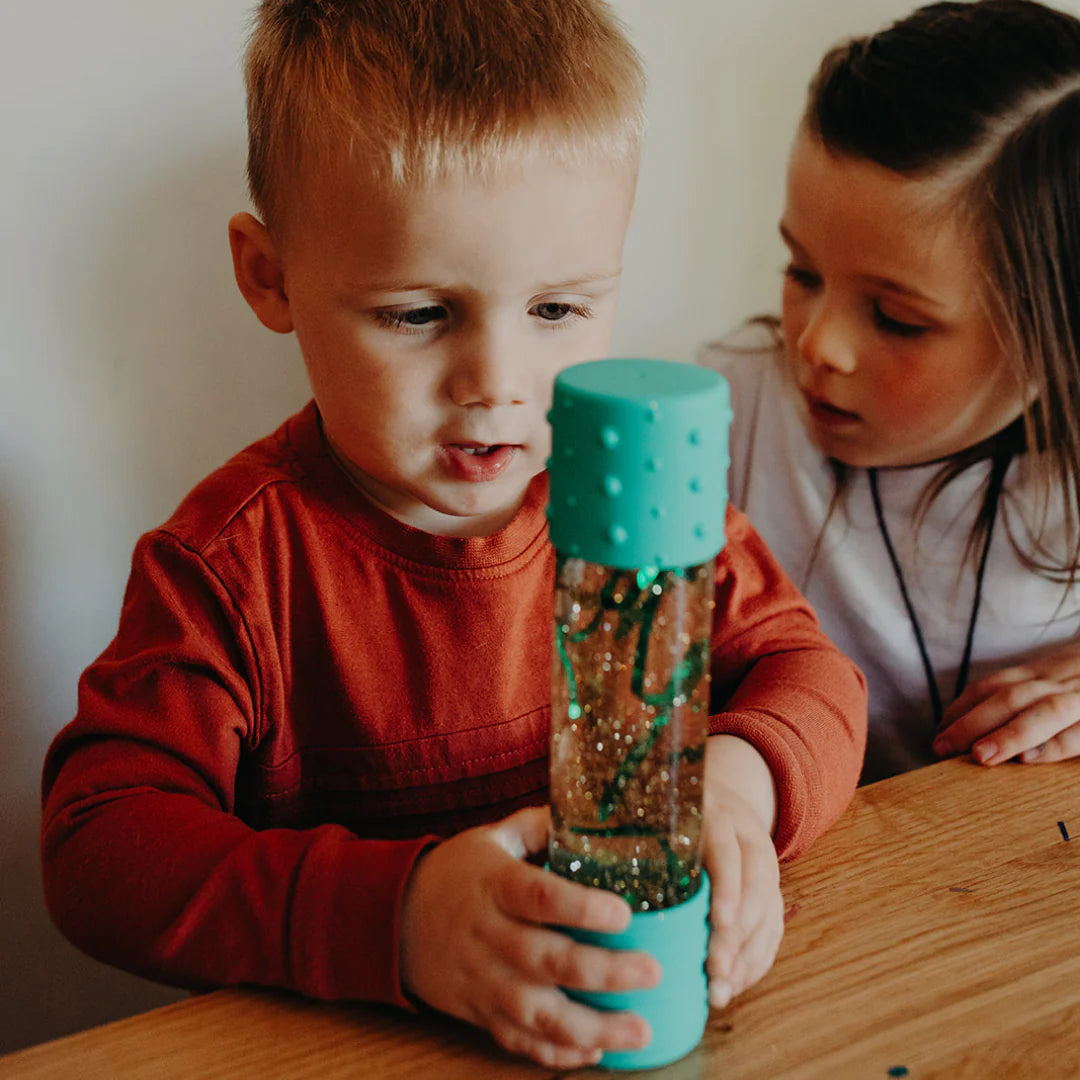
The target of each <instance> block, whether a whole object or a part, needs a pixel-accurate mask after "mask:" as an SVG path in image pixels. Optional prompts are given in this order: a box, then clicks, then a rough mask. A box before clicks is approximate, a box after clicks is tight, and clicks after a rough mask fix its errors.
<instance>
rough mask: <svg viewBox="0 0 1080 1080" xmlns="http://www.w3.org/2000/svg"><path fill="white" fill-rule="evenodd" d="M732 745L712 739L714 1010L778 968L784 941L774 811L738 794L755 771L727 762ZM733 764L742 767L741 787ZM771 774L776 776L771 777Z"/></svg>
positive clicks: (709, 848) (709, 862)
mask: <svg viewBox="0 0 1080 1080" xmlns="http://www.w3.org/2000/svg"><path fill="white" fill-rule="evenodd" d="M727 739H728V737H727V736H712V737H711V738H710V739H709V750H710V751H712V750H713V748H714V747H715V748H716V750H717V751H718V753H715V754H710V757H711V760H710V761H709V762H708V763H707V767H706V783H707V785H708V786H707V789H706V796H705V833H704V843H705V847H704V863H705V869H706V870H708V872H709V878H710V884H711V888H712V900H711V905H710V912H709V917H710V920H711V923H712V929H711V932H710V935H709V957H708V961H707V963H706V971H707V972H708V975H709V1004H710V1005H712V1006H713V1007H715V1008H723V1007H724V1006H725V1005H727V1003H728V1002H729V1001H730V1000H731V999H732V998H733V997H735V996H736V995H737V994H741V993H742V992H743V991H744V990H747V989H749V988H750V987H751V986H753V985H754V983H756V982H757V981H758V980H759V979H760V978H761V977H762V976H763V975H764V974H765V973H766V972H767V971H768V970H769V968H770V967H772V964H773V961H774V960H775V959H776V952H777V949H779V948H780V939H781V938H782V937H783V936H784V900H783V896H782V895H781V893H780V865H779V863H778V862H777V858H776V848H775V847H774V846H773V840H772V835H771V826H772V816H773V814H774V808H773V807H772V806H761V807H759V806H757V805H756V804H755V802H753V801H751V798H748V797H747V796H746V794H744V793H742V792H740V791H738V790H736V785H737V784H740V783H742V782H744V779H745V777H746V776H747V774H748V773H749V772H750V771H751V770H750V769H747V768H746V767H745V763H742V762H740V761H739V756H736V757H734V758H733V759H725V753H724V751H725V749H727V748H728V747H730V746H732V745H735V744H731V743H728V747H725V746H724V742H725V741H726V740H727ZM743 746H744V747H747V748H749V744H745V743H744V744H743ZM749 750H751V751H752V748H749ZM752 752H753V754H754V756H755V757H757V754H756V751H752ZM743 756H744V755H743ZM759 760H760V759H759ZM732 765H734V766H742V768H741V772H740V774H738V778H737V779H735V781H734V782H732V778H733V774H732V772H731V770H730V766H732ZM725 766H728V767H729V768H725ZM764 775H765V776H769V774H768V772H767V770H766V772H765V774H764ZM770 784H771V777H770ZM766 817H768V818H769V820H768V821H766V820H765V818H766Z"/></svg>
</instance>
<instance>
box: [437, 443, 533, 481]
mask: <svg viewBox="0 0 1080 1080" xmlns="http://www.w3.org/2000/svg"><path fill="white" fill-rule="evenodd" d="M521 449H522V447H521V446H516V445H514V444H512V443H474V442H469V443H450V444H449V445H447V446H446V459H445V460H446V463H447V467H448V468H449V469H450V473H451V475H452V476H454V477H455V478H456V479H458V480H467V481H469V482H471V483H477V482H479V483H483V482H485V481H488V480H494V479H495V477H496V476H498V475H499V474H500V473H501V472H502V471H503V470H504V469H505V468H506V467H507V466H508V465H509V464H510V463H511V462H512V461H513V460H514V458H515V457H516V456H517V452H518V451H519V450H521Z"/></svg>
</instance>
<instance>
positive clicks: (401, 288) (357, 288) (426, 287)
mask: <svg viewBox="0 0 1080 1080" xmlns="http://www.w3.org/2000/svg"><path fill="white" fill-rule="evenodd" d="M620 277H622V267H621V266H618V267H615V269H613V270H610V269H609V270H598V271H596V272H595V273H592V274H582V275H581V276H580V277H575V278H567V279H566V280H565V281H551V282H544V283H543V284H540V285H537V286H535V291H536V292H544V291H546V290H549V289H570V288H573V287H574V286H575V285H590V284H596V283H598V282H606V281H615V280H617V279H618V278H620ZM344 287H345V289H346V290H347V291H348V292H352V293H358V292H359V293H364V292H368V293H399V292H401V293H407V292H439V291H440V290H442V289H445V288H447V283H446V282H445V281H443V282H435V281H409V280H406V279H405V278H397V279H388V280H386V281H367V282H364V283H363V284H360V283H359V282H344Z"/></svg>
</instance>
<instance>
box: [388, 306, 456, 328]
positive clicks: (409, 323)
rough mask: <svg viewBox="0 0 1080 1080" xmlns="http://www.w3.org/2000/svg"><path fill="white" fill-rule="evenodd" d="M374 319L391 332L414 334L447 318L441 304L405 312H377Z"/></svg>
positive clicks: (410, 309)
mask: <svg viewBox="0 0 1080 1080" xmlns="http://www.w3.org/2000/svg"><path fill="white" fill-rule="evenodd" d="M375 314H376V318H377V319H378V320H379V322H381V323H382V324H383V325H384V326H389V327H390V328H391V329H392V330H405V331H406V332H412V333H415V332H417V331H419V330H422V329H425V328H428V327H430V326H431V325H432V323H436V322H441V321H442V320H444V319H445V318H446V316H447V311H446V308H445V307H443V306H442V304H429V305H428V306H427V307H419V308H409V309H407V310H406V311H378V312H376V313H375Z"/></svg>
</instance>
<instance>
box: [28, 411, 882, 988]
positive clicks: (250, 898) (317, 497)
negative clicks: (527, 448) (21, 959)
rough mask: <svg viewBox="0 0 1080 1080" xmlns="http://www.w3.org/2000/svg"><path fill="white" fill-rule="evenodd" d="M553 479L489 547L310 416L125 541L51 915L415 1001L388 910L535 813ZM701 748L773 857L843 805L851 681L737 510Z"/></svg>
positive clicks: (146, 970)
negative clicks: (471, 849)
mask: <svg viewBox="0 0 1080 1080" xmlns="http://www.w3.org/2000/svg"><path fill="white" fill-rule="evenodd" d="M546 497H547V483H546V478H545V477H543V476H541V477H537V479H536V480H535V481H534V482H533V483H532V485H531V486H530V488H529V492H528V495H527V499H526V502H525V505H524V506H523V507H522V509H521V511H520V512H519V513H518V515H517V516H516V518H515V519H514V520H513V521H512V522H511V524H510V525H508V526H507V527H506V528H505V529H503V530H502V531H501V532H499V533H496V534H495V535H493V536H489V537H480V538H466V539H459V538H447V537H437V536H431V535H428V534H426V533H422V532H419V531H417V530H415V529H411V528H409V527H407V526H405V525H402V524H401V523H399V522H397V521H395V520H394V519H393V518H391V517H389V516H388V515H386V514H384V513H383V512H381V511H380V510H378V509H377V508H376V507H374V506H373V505H372V504H370V503H369V502H368V501H367V500H366V499H364V498H363V497H362V496H361V495H360V494H359V493H358V492H357V491H356V489H355V488H354V487H353V486H352V485H351V483H350V481H349V480H348V479H347V477H346V476H345V475H344V474H343V473H342V472H341V471H340V469H339V468H338V467H337V465H336V464H335V463H334V462H333V460H332V459H331V458H330V457H329V455H328V454H327V452H326V449H325V447H324V444H323V441H322V437H321V433H320V429H319V422H318V415H317V412H316V410H315V407H314V405H309V406H308V407H307V408H306V409H305V410H303V411H302V412H300V413H298V414H297V415H296V416H294V417H292V418H291V419H290V420H289V421H287V422H286V423H285V424H284V425H283V426H282V427H281V428H280V429H279V430H278V431H277V432H275V433H274V434H273V435H271V436H269V437H268V438H266V439H263V440H262V441H260V442H258V443H256V444H254V445H253V446H251V447H249V448H248V449H247V450H245V451H243V452H242V453H240V454H239V455H237V456H236V457H235V458H233V460H232V461H230V462H229V463H228V464H226V465H225V466H224V467H223V468H221V469H219V470H218V471H217V472H215V473H213V474H212V475H211V476H210V477H209V478H208V479H207V480H205V481H204V482H203V483H202V484H200V485H199V486H198V487H197V488H196V489H195V490H194V491H193V492H192V493H191V494H190V495H189V496H188V497H187V498H186V499H185V500H184V502H183V503H182V504H181V505H180V507H179V509H178V510H177V511H176V513H175V514H174V515H173V517H172V518H171V519H170V520H169V521H168V522H167V523H166V524H165V525H164V526H162V527H161V528H159V529H157V530H155V531H153V532H151V533H148V534H147V535H146V536H144V537H143V538H142V539H141V540H140V541H139V543H138V546H137V547H136V550H135V555H134V559H133V565H132V571H131V577H130V579H129V582H128V587H127V592H126V595H125V598H124V605H123V610H122V613H121V617H120V625H119V630H118V633H117V635H116V637H115V639H114V640H113V642H112V643H111V644H110V645H109V647H108V649H106V651H105V652H104V653H103V654H102V656H101V657H100V658H99V659H98V660H97V661H96V662H95V663H94V664H92V665H91V666H90V667H89V668H88V669H87V671H86V672H85V673H84V674H83V677H82V679H81V681H80V686H79V707H78V715H77V716H76V718H75V719H74V721H72V723H70V724H69V725H68V726H67V727H66V728H64V730H63V731H62V732H61V733H60V734H59V735H58V736H57V738H56V740H55V741H54V743H53V745H52V747H51V749H50V751H49V754H48V757H47V759H46V763H45V774H44V783H43V794H44V800H45V806H44V821H43V832H42V853H43V866H44V874H45V892H46V899H47V902H48V905H49V910H50V912H51V914H52V916H53V919H54V920H55V921H56V923H57V925H58V926H59V927H60V929H61V930H62V931H63V932H64V933H65V934H66V935H67V936H68V937H69V938H70V939H71V940H72V941H73V942H74V943H75V944H77V945H78V946H80V947H81V948H83V949H85V950H86V951H87V952H88V953H90V954H92V955H94V956H96V957H98V958H99V959H101V960H104V961H106V962H108V963H112V964H115V965H117V966H120V967H124V968H127V969H129V970H131V971H134V972H137V973H140V974H143V975H146V976H148V977H150V978H154V979H158V980H161V981H165V982H169V983H173V984H176V985H181V986H191V987H209V986H221V985H230V984H236V983H254V984H262V985H270V986H279V987H285V988H289V989H294V990H298V991H300V992H302V993H305V994H308V995H311V996H314V997H319V998H363V999H369V1000H384V1001H392V1002H397V1003H399V1004H403V1003H404V999H403V997H402V992H401V987H400V982H399V975H398V944H399V942H398V929H399V910H400V900H401V896H402V892H403V889H404V885H405V881H406V879H407V877H408V875H409V872H410V870H411V867H412V865H413V863H414V861H415V860H416V858H417V857H418V855H419V854H420V852H421V851H422V850H423V848H424V847H425V846H426V845H427V844H429V843H430V842H431V837H432V836H433V835H440V836H445V835H448V834H451V833H453V832H456V831H458V830H459V829H462V828H464V827H467V826H470V825H475V824H479V823H482V822H488V821H493V820H496V819H498V818H501V817H503V816H505V815H506V814H507V813H509V812H511V811H512V810H514V809H517V808H519V807H521V806H524V805H535V804H540V803H543V802H545V801H546V799H547V780H548V776H547V769H548V764H547V753H548V732H549V714H550V709H549V705H550V693H551V633H552V611H553V608H552V589H553V581H554V553H553V551H552V548H551V545H550V543H549V542H548V539H547V529H546V522H545V518H544V505H545V501H546ZM716 598H717V609H716V621H715V634H714V640H713V665H712V673H713V679H714V683H713V699H714V702H717V703H720V704H722V705H723V711H721V712H719V713H718V714H717V715H715V716H713V717H712V718H711V721H710V724H711V730H712V731H713V732H719V731H726V732H731V733H734V734H737V735H740V736H742V737H743V738H746V739H747V740H749V741H750V742H751V743H753V744H754V745H755V746H756V747H757V748H758V749H759V750H760V751H761V753H762V754H764V756H765V757H766V759H767V760H768V762H769V764H770V767H771V768H772V771H773V775H774V777H775V778H776V782H777V787H778V790H779V795H780V817H779V824H778V827H777V834H776V843H777V848H778V851H779V853H780V855H781V857H790V856H792V855H794V854H796V853H797V852H799V851H800V850H802V849H804V848H805V847H806V846H807V845H808V844H809V843H810V842H811V841H812V840H813V839H814V837H816V836H817V835H818V834H819V833H820V832H821V831H822V830H823V829H824V828H826V827H827V826H828V825H829V824H830V823H831V822H832V821H833V820H834V819H835V817H836V816H837V815H838V814H839V813H840V811H841V810H842V809H843V807H844V806H845V805H846V803H847V801H848V799H849V798H850V796H851V793H852V792H853V790H854V787H855V783H856V781H857V778H858V775H859V767H860V763H861V758H862V752H863V746H864V739H865V724H866V719H865V715H866V705H865V693H864V689H863V685H862V681H861V677H860V676H859V674H858V672H857V671H856V669H855V668H854V667H853V665H852V664H851V663H850V662H849V661H848V660H846V659H845V658H844V657H842V656H841V655H840V654H839V653H838V652H837V651H836V650H835V649H834V648H833V647H832V646H831V645H830V644H829V642H828V641H827V640H826V639H825V638H824V637H823V636H822V634H821V632H820V630H819V629H818V626H817V623H816V620H815V619H814V616H813V615H812V613H811V612H810V610H809V608H808V607H807V605H806V603H805V601H803V599H802V598H801V597H800V596H799V594H798V593H797V592H796V590H795V589H794V587H793V586H792V585H791V584H790V582H789V581H788V580H787V578H786V577H785V576H784V574H783V572H782V571H781V570H780V568H779V567H778V565H777V564H776V563H775V562H774V560H773V559H772V558H771V556H770V555H769V554H768V552H767V551H766V549H765V547H764V546H763V544H762V543H761V541H760V539H759V538H758V537H757V535H756V533H754V531H753V530H752V529H751V528H750V526H749V524H748V523H747V521H746V519H745V518H744V517H742V515H740V514H738V513H737V512H734V511H732V512H731V514H730V515H729V519H728V542H727V545H726V547H725V549H724V552H723V553H722V556H721V558H720V559H719V562H718V572H717V593H716Z"/></svg>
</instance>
